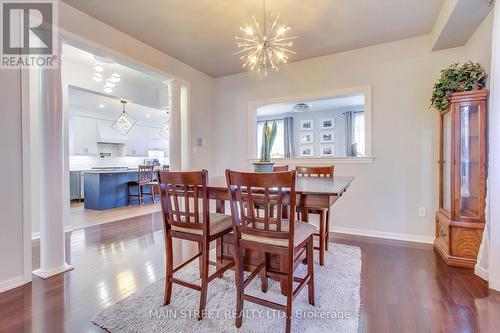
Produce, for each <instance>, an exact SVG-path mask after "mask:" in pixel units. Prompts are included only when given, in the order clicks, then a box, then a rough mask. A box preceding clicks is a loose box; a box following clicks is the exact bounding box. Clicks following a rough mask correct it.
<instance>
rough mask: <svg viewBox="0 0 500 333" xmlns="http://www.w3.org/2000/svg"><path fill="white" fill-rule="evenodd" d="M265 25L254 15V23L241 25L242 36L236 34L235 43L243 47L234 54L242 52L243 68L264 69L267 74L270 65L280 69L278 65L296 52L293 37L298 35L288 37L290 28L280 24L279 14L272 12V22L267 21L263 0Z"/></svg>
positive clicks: (264, 1) (264, 0) (258, 70)
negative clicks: (261, 24) (293, 47)
mask: <svg viewBox="0 0 500 333" xmlns="http://www.w3.org/2000/svg"><path fill="white" fill-rule="evenodd" d="M262 12H263V15H262V16H263V27H262V29H261V26H260V24H259V22H257V19H256V18H255V16H252V19H253V25H247V26H245V27H240V30H241V31H242V32H243V35H242V36H236V37H235V38H236V41H235V44H236V46H237V47H239V48H241V49H240V50H239V51H237V52H235V53H234V54H241V56H240V58H241V60H242V62H243V68H249V69H250V70H252V71H253V70H257V72H260V71H264V74H265V75H267V69H268V67H271V68H272V69H274V70H278V67H279V66H280V65H282V64H284V63H286V62H287V60H288V55H289V54H295V52H294V51H292V50H291V47H292V46H293V41H292V40H293V39H295V38H297V37H286V36H285V34H286V33H287V32H288V30H290V27H289V26H287V25H283V26H279V25H278V20H279V17H280V16H279V14H275V13H272V14H271V17H270V19H271V22H272V23H271V24H269V25H267V22H266V0H263V10H262Z"/></svg>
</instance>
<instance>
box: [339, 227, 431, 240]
mask: <svg viewBox="0 0 500 333" xmlns="http://www.w3.org/2000/svg"><path fill="white" fill-rule="evenodd" d="M330 232H333V233H339V234H346V235H356V236H365V237H374V238H383V239H392V240H400V241H405V242H414V243H424V244H432V243H433V242H434V237H431V236H420V235H409V234H399V233H394V232H384V231H375V230H366V229H355V228H343V227H335V226H334V227H333V228H331V230H330Z"/></svg>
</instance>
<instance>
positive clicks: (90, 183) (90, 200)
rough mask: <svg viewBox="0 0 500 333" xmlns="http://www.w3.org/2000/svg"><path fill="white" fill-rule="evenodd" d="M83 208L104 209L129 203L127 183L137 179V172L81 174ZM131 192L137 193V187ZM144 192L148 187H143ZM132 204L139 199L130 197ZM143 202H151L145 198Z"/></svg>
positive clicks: (147, 190)
mask: <svg viewBox="0 0 500 333" xmlns="http://www.w3.org/2000/svg"><path fill="white" fill-rule="evenodd" d="M83 177H84V193H85V201H84V206H85V209H93V210H106V209H112V208H119V207H125V206H127V205H128V204H129V202H128V192H127V184H128V182H131V181H137V179H138V172H126V171H123V172H88V173H84V174H83ZM131 191H132V194H137V187H134V188H132V189H131ZM144 191H145V192H149V191H150V189H149V188H146V187H144ZM131 200H132V202H131V204H132V205H138V204H139V200H137V199H136V198H134V197H132V198H131ZM144 201H145V202H148V201H149V202H151V199H150V198H145V199H144Z"/></svg>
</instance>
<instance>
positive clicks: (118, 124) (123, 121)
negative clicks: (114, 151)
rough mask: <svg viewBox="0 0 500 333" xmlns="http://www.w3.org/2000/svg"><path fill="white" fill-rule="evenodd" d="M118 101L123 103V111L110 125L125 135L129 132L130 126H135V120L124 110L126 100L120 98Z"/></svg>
mask: <svg viewBox="0 0 500 333" xmlns="http://www.w3.org/2000/svg"><path fill="white" fill-rule="evenodd" d="M120 102H121V103H122V105H123V111H122V113H121V114H120V116H119V117H118V119H116V121H115V122H114V123H113V125H112V126H111V127H112V128H113V129H114V130H116V131H117V132H119V133H120V134H121V135H123V136H125V135H127V134H128V132H130V130H131V129H132V127H134V126H135V123H136V122H137V120H135V119H134V117H132V116H131V115H130V114H128V113H127V112H125V105H126V104H127V101H125V100H121V101H120Z"/></svg>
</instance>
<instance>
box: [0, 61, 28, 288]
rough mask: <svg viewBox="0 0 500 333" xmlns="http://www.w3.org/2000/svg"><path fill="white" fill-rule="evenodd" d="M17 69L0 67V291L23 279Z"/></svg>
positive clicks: (19, 112) (19, 117)
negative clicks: (0, 187) (0, 158)
mask: <svg viewBox="0 0 500 333" xmlns="http://www.w3.org/2000/svg"><path fill="white" fill-rule="evenodd" d="M20 84H21V81H20V71H19V70H4V69H2V70H0V94H1V98H0V100H1V101H2V111H1V115H2V121H1V122H0V156H2V162H1V163H0V174H1V175H3V177H2V178H3V179H2V189H3V190H2V191H0V212H1V214H0V226H1V232H0V292H2V291H4V290H6V289H8V288H12V287H16V286H18V285H20V284H22V282H23V207H22V150H21V140H22V132H21V92H20V89H19V87H20Z"/></svg>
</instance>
